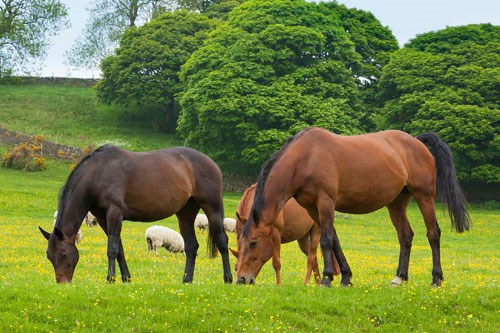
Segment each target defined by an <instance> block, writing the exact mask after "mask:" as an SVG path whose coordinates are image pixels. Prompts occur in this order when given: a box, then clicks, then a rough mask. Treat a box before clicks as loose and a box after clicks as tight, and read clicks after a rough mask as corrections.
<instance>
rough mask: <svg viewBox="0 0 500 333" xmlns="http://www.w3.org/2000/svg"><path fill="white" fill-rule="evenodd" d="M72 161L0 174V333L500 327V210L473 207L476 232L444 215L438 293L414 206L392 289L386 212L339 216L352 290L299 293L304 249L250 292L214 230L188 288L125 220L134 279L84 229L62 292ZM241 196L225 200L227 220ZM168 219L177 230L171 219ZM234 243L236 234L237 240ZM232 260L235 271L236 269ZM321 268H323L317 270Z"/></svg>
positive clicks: (289, 250) (92, 231)
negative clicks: (226, 262)
mask: <svg viewBox="0 0 500 333" xmlns="http://www.w3.org/2000/svg"><path fill="white" fill-rule="evenodd" d="M68 172H69V171H68V164H67V163H65V162H61V161H51V160H49V161H48V168H47V170H46V171H44V172H37V173H24V172H21V171H14V170H9V169H5V168H0V184H1V185H0V230H1V237H2V242H1V243H0V331H2V332H7V331H9V332H15V331H18V332H26V331H42V332H49V331H54V332H79V331H81V332H85V331H95V332H103V331H109V332H111V331H113V332H118V331H120V332H150V331H151V332H159V331H161V332H164V331H188V330H189V331H198V332H243V331H247V332H250V331H251V332H292V331H293V332H311V331H315V330H317V331H324V332H335V331H336V332H372V331H381V332H395V331H400V332H472V331H477V332H498V331H499V330H500V325H499V316H500V312H499V311H500V309H499V303H498V299H500V289H499V287H498V273H499V271H498V267H499V260H498V253H499V250H500V245H499V242H498V230H499V229H498V228H499V226H500V223H499V222H500V212H499V211H498V210H486V209H480V208H472V210H471V215H472V218H473V221H474V225H473V228H472V230H471V231H470V232H468V233H465V234H457V233H454V232H451V230H450V229H451V228H450V222H449V220H448V218H447V217H445V216H443V215H441V212H440V215H439V218H440V221H441V222H440V225H441V229H442V231H443V235H442V246H441V247H442V263H443V270H444V276H445V281H444V285H443V286H442V287H441V288H432V287H430V282H431V253H430V248H429V245H428V243H427V239H426V237H425V227H424V226H423V222H422V218H421V216H420V214H419V213H418V209H417V208H416V206H415V205H411V206H410V211H409V213H410V221H411V222H412V226H413V229H414V231H415V239H414V245H413V250H412V256H411V262H410V282H409V283H408V284H405V285H403V286H402V287H401V288H391V287H390V286H389V282H390V280H391V279H392V278H393V275H394V273H395V271H396V266H397V260H398V252H399V246H398V243H397V237H396V233H395V231H394V229H393V227H392V225H391V223H390V221H389V218H388V216H387V213H386V212H385V210H380V211H378V212H375V213H373V214H368V215H359V216H356V215H349V216H345V217H340V218H338V219H337V221H336V225H337V230H338V233H339V237H340V240H341V243H342V245H343V248H344V252H345V254H346V257H347V259H348V261H349V263H350V265H351V268H352V270H353V274H354V276H353V283H354V287H353V288H340V287H339V285H338V283H339V280H338V279H337V280H336V281H335V283H334V287H332V288H331V289H327V288H321V287H316V286H314V285H310V286H303V285H302V281H303V278H304V275H305V271H306V259H305V256H304V255H303V254H302V253H301V252H300V251H299V248H298V246H297V244H296V243H290V244H287V245H285V246H283V248H282V265H283V268H282V277H283V285H282V286H280V287H278V286H275V285H274V272H273V270H272V267H271V264H270V263H267V264H266V265H265V266H264V269H263V271H262V272H261V273H260V275H259V277H258V278H257V284H256V285H254V286H239V285H224V284H223V279H222V265H221V259H220V256H219V257H218V258H215V259H210V258H208V257H207V254H206V250H205V245H206V234H203V233H201V232H198V234H197V236H198V239H199V242H200V251H199V255H198V259H197V265H196V268H195V276H194V283H192V284H189V285H186V284H182V283H181V281H182V274H183V270H184V257H183V256H182V255H181V254H171V253H168V252H166V251H165V250H162V251H160V255H159V256H158V257H156V256H155V255H154V253H150V252H148V251H147V247H146V242H145V240H144V231H145V229H146V228H147V227H148V226H150V225H152V224H147V223H132V222H125V223H124V227H123V233H122V236H123V244H124V247H125V255H126V257H127V259H128V264H129V268H130V271H131V274H132V278H133V282H132V283H130V284H122V283H121V282H118V283H116V284H114V285H108V284H106V282H105V277H106V273H107V258H106V237H105V235H104V233H103V232H102V231H101V230H100V229H99V228H89V227H87V226H85V225H84V226H82V228H83V230H82V231H83V240H82V243H81V244H80V245H79V250H80V261H79V263H78V266H77V267H76V271H75V276H74V282H73V284H71V285H57V284H56V283H55V278H54V271H53V268H52V266H51V264H50V262H49V261H48V260H47V259H46V258H45V250H46V246H47V242H46V240H45V239H44V238H43V237H42V235H41V234H40V232H39V231H38V226H39V225H40V226H42V227H43V228H45V229H47V230H50V229H51V225H52V214H53V212H54V210H55V209H56V206H57V196H58V192H59V188H60V186H61V185H62V184H63V183H64V181H65V179H66V177H67V175H68ZM239 197H240V195H239V194H238V193H226V194H225V200H224V203H225V211H226V215H227V216H232V215H233V214H234V211H235V208H236V205H237V203H238V201H239ZM153 224H160V225H165V226H169V227H172V228H175V229H177V230H178V227H177V221H176V219H175V217H171V218H168V219H166V220H163V221H160V222H158V223H153ZM229 237H230V246H231V247H233V248H235V247H236V237H235V235H234V234H230V235H229ZM234 262H235V260H234V258H231V264H232V266H233V267H234ZM321 266H322V264H321V261H320V267H321Z"/></svg>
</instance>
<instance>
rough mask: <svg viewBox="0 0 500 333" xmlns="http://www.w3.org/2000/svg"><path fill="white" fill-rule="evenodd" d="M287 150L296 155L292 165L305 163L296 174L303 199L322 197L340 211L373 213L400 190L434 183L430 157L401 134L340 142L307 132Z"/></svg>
mask: <svg viewBox="0 0 500 333" xmlns="http://www.w3.org/2000/svg"><path fill="white" fill-rule="evenodd" d="M288 149H290V153H292V149H295V150H296V152H294V154H296V155H297V156H298V157H295V160H296V161H305V162H300V163H299V164H300V165H297V168H296V170H297V171H296V172H297V173H298V175H299V176H300V177H302V179H303V183H302V184H301V185H300V187H301V191H302V192H303V193H302V195H303V196H304V195H305V196H314V195H315V194H314V192H321V193H325V194H327V195H328V196H329V197H331V198H334V199H335V201H336V208H337V209H338V210H339V211H344V212H351V213H366V212H370V211H374V210H377V209H379V208H381V207H383V206H386V205H387V204H388V203H390V202H392V201H393V200H394V199H395V198H396V197H397V196H398V195H399V193H400V192H401V191H402V190H403V189H404V187H405V186H408V185H411V186H414V187H416V188H419V187H422V188H423V187H428V184H429V183H430V182H432V181H433V180H434V174H435V169H434V159H433V157H432V154H431V153H430V152H429V150H428V149H427V148H426V147H425V145H423V144H422V143H421V142H420V141H419V140H417V139H415V138H414V137H412V136H411V135H409V134H407V133H405V132H402V131H397V130H389V131H382V132H376V133H369V134H363V135H355V136H342V135H337V134H334V133H331V132H329V131H326V130H323V129H318V128H311V129H309V130H306V131H305V132H303V133H302V134H301V135H300V136H299V137H297V139H296V143H295V144H294V145H292V146H290V147H289V148H288ZM301 154H302V156H300V155H301ZM421 183H425V185H421ZM299 199H300V198H299Z"/></svg>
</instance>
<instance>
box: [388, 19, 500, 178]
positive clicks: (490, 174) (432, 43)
mask: <svg viewBox="0 0 500 333" xmlns="http://www.w3.org/2000/svg"><path fill="white" fill-rule="evenodd" d="M380 89H381V92H380V93H381V95H380V96H381V99H382V100H383V102H384V103H385V105H384V108H383V114H384V116H385V117H386V120H387V124H386V127H390V128H399V129H402V130H405V131H407V132H410V133H413V134H419V133H422V132H427V131H433V132H436V133H437V134H439V135H440V136H441V138H442V139H443V140H445V141H446V142H447V143H448V144H449V145H450V147H451V148H452V150H453V152H454V155H455V159H456V162H457V165H458V172H459V177H460V178H461V179H462V180H465V181H481V182H490V183H500V102H499V98H498V97H499V95H498V93H499V91H500V27H499V26H493V25H490V24H480V25H467V26H461V27H450V28H447V29H444V30H441V31H437V32H430V33H425V34H422V35H418V36H417V37H416V38H414V39H413V40H411V41H410V42H409V43H408V44H406V45H405V47H404V48H403V49H401V50H399V51H397V52H395V53H394V54H393V56H392V59H391V61H390V63H389V64H388V65H387V66H386V67H385V68H384V70H383V75H382V78H381V80H380Z"/></svg>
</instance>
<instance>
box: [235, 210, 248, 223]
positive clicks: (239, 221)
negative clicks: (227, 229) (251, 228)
mask: <svg viewBox="0 0 500 333" xmlns="http://www.w3.org/2000/svg"><path fill="white" fill-rule="evenodd" d="M236 220H237V221H238V223H239V224H241V225H245V222H246V221H247V220H246V219H244V218H242V217H241V215H240V214H238V212H236Z"/></svg>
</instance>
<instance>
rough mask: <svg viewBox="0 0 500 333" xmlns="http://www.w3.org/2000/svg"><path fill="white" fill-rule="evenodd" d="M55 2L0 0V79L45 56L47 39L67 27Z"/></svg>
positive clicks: (64, 10) (64, 14)
mask: <svg viewBox="0 0 500 333" xmlns="http://www.w3.org/2000/svg"><path fill="white" fill-rule="evenodd" d="M67 15H68V13H67V8H66V6H65V5H64V4H63V3H61V1H59V0H31V1H25V0H0V77H1V76H5V75H9V74H11V73H12V72H13V71H15V70H19V69H22V68H23V67H24V66H25V65H26V64H27V63H28V61H29V60H30V59H33V58H39V57H42V56H44V55H45V50H46V49H47V46H48V45H49V38H50V37H51V36H53V35H55V34H57V33H58V32H59V30H60V29H63V28H65V27H67V26H68V25H69V23H68V22H67V20H66V17H67Z"/></svg>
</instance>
